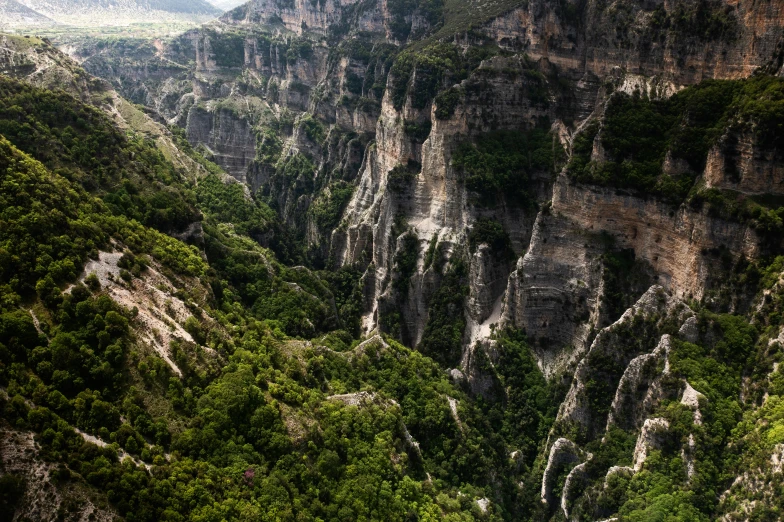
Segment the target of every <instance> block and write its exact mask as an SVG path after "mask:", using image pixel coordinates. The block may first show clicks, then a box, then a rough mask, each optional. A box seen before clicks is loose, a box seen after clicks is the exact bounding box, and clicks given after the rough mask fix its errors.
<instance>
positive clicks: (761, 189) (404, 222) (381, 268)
mask: <svg viewBox="0 0 784 522" xmlns="http://www.w3.org/2000/svg"><path fill="white" fill-rule="evenodd" d="M570 5H571V4H570ZM467 8H472V7H471V6H470V5H468V6H467ZM783 8H784V3H782V2H781V1H773V2H768V3H767V4H765V6H756V5H755V4H753V3H752V2H746V1H742V2H736V3H733V4H731V5H730V4H724V3H722V2H707V3H704V5H702V4H700V6H697V5H696V4H693V3H692V2H686V1H676V2H671V3H666V4H661V5H659V4H656V5H654V4H649V3H642V2H636V1H631V0H626V1H623V2H620V3H618V2H616V3H615V4H613V7H612V8H611V7H609V6H608V5H607V4H605V3H603V2H598V1H589V2H587V3H586V4H585V5H584V6H581V7H574V9H572V8H571V7H570V8H569V9H566V10H565V9H562V8H561V7H560V5H556V3H553V2H550V1H547V0H536V1H532V2H526V3H525V4H520V5H519V6H517V7H512V8H511V9H509V8H508V7H506V8H504V9H500V10H494V9H496V8H495V7H492V8H488V9H489V10H484V8H482V9H480V8H479V7H478V6H474V7H473V9H475V11H476V12H477V13H482V14H481V15H480V14H478V15H477V19H476V20H475V22H476V24H478V25H476V27H477V28H478V30H477V31H475V32H472V33H468V32H464V30H463V28H462V26H460V24H459V23H458V22H455V24H456V25H449V29H448V30H447V28H446V27H441V28H439V26H438V24H437V23H431V22H432V21H429V19H428V18H427V16H426V13H423V12H420V10H419V9H415V10H414V11H413V12H410V13H408V12H406V13H400V12H398V11H396V7H395V6H394V5H389V4H388V3H385V2H370V3H358V2H353V1H351V0H346V1H341V2H327V3H324V4H322V3H312V2H309V1H305V0H295V1H294V2H291V3H285V2H277V1H273V0H253V1H251V2H249V3H247V4H245V5H243V6H240V7H238V8H236V9H234V10H233V11H231V12H229V13H226V14H225V15H224V16H223V17H222V18H221V19H220V20H219V21H216V22H213V23H210V24H208V25H206V26H204V27H203V28H201V29H199V30H194V31H191V32H188V33H186V34H185V35H183V36H182V37H180V38H177V39H175V40H174V41H173V42H171V43H169V44H162V43H159V42H158V43H155V44H154V45H152V46H148V47H145V48H134V49H129V50H128V51H127V52H125V54H122V53H121V54H120V56H121V57H120V58H117V52H115V53H114V55H111V56H110V55H107V54H106V53H105V52H103V51H101V50H99V49H97V48H90V47H89V46H83V47H82V48H80V49H71V51H72V52H73V53H74V54H76V55H78V56H79V57H80V58H81V59H82V60H84V63H85V66H86V67H87V68H88V70H91V72H94V73H97V74H104V75H106V76H107V77H112V78H114V83H115V87H117V88H119V89H120V91H121V92H123V93H125V94H127V95H129V96H134V99H135V100H139V101H141V102H142V103H145V104H146V105H148V106H150V107H153V108H154V109H155V110H157V111H158V112H159V114H161V116H162V117H164V118H165V119H167V120H168V121H169V122H170V123H174V124H180V125H184V126H185V127H186V129H187V136H188V139H189V141H190V142H191V143H192V144H193V145H195V146H199V147H202V150H203V152H205V154H207V155H208V156H210V157H211V158H212V159H214V160H215V161H216V162H217V163H219V164H220V165H221V166H222V167H224V168H225V169H226V170H227V171H228V172H230V173H231V175H232V176H233V177H234V178H235V179H237V180H239V181H242V182H245V183H247V184H248V185H249V186H250V187H251V189H252V190H253V191H254V192H255V193H257V194H258V195H261V196H263V197H264V198H265V199H266V200H267V201H271V202H273V206H275V207H276V208H277V210H278V211H279V212H280V213H281V215H282V217H283V219H284V220H285V221H286V222H287V223H288V224H289V225H290V226H291V227H293V228H294V230H295V231H296V232H297V234H298V235H299V236H300V237H302V238H303V239H304V241H305V242H307V243H308V245H309V247H310V248H311V251H312V252H314V253H315V255H317V256H319V258H320V259H322V260H323V262H325V263H331V264H332V265H333V266H341V265H352V266H358V267H360V268H361V269H363V270H365V274H364V277H363V281H364V288H365V302H366V309H365V314H364V320H363V325H364V331H365V332H366V333H370V332H372V331H374V330H378V329H381V330H386V331H393V330H394V331H395V332H399V335H400V338H401V339H402V340H403V341H404V342H406V343H407V344H410V345H418V344H419V343H420V342H421V341H422V339H424V338H426V335H425V332H426V329H427V325H428V322H429V321H430V320H431V319H432V317H431V304H432V300H433V296H434V295H436V293H437V292H438V289H439V288H440V287H441V285H442V283H443V281H444V280H445V279H444V274H446V273H449V271H450V270H452V269H453V268H454V267H455V266H456V261H457V259H460V260H461V261H462V262H463V263H464V264H465V266H466V272H467V274H466V276H465V278H464V281H463V283H462V284H464V285H465V286H466V287H467V296H466V299H465V300H464V303H463V308H464V310H463V312H462V314H463V322H464V323H465V325H466V328H465V331H464V335H463V345H464V347H467V346H469V345H473V344H475V343H476V342H477V341H479V342H480V344H481V343H482V342H484V341H485V340H486V339H487V338H488V337H489V336H490V334H491V331H492V328H491V326H492V325H498V326H502V325H505V326H512V327H515V328H519V329H523V330H525V331H526V333H527V335H528V338H529V340H530V341H531V342H532V344H533V345H534V349H535V352H536V355H537V359H538V362H539V365H540V367H541V368H542V370H543V371H544V372H545V374H546V375H547V376H553V375H556V374H558V373H559V372H562V371H564V370H565V369H566V368H573V367H574V365H575V364H576V363H577V362H578V361H579V360H580V358H581V357H582V354H584V353H586V351H587V350H588V349H589V347H590V345H591V342H592V341H593V338H592V332H593V331H596V330H597V329H600V328H602V327H604V326H606V325H607V324H610V323H612V322H613V321H615V320H617V319H618V315H617V314H619V313H620V312H618V311H616V312H612V311H611V310H612V309H614V308H613V307H612V306H609V305H608V295H607V292H609V290H608V289H607V288H606V278H607V276H606V260H605V256H606V254H607V252H608V238H609V239H610V240H611V242H612V244H613V248H615V249H617V250H629V251H632V252H633V256H634V259H635V260H636V261H635V262H639V263H640V264H641V265H644V266H645V267H646V271H647V272H646V273H647V274H648V276H649V278H650V282H656V283H657V284H659V285H661V287H662V288H663V289H664V290H665V291H666V292H668V293H670V294H671V295H673V296H675V297H678V298H695V299H700V298H703V297H704V296H706V292H710V291H712V289H714V288H715V287H717V286H720V285H721V284H722V279H723V275H722V274H723V273H724V272H723V269H722V263H725V264H726V259H725V260H722V259H721V258H720V256H716V255H711V254H710V252H716V251H718V250H720V249H725V250H726V251H729V252H732V254H733V256H734V258H733V260H731V261H733V262H734V261H736V260H737V259H740V258H741V257H742V258H745V259H755V258H758V257H760V256H761V255H764V252H765V249H766V246H769V245H766V244H765V242H764V241H763V240H762V239H761V238H760V237H759V236H758V234H757V232H755V230H754V229H753V228H752V227H750V226H748V225H747V224H743V223H740V222H738V221H737V220H732V219H725V218H721V217H718V216H716V215H713V214H710V213H709V212H706V211H705V210H704V209H701V208H696V207H694V206H689V205H680V206H678V205H673V204H672V203H669V202H666V201H664V200H662V199H661V198H655V197H641V196H640V195H639V194H635V193H633V192H630V191H618V190H616V189H614V188H606V187H599V186H596V185H592V184H590V183H576V182H575V181H574V180H572V179H571V178H570V177H569V176H568V175H567V174H566V173H564V172H561V173H559V170H560V169H561V168H562V167H563V166H564V164H565V163H566V161H567V160H568V156H569V155H570V154H571V147H572V143H573V141H574V140H575V139H576V138H578V137H579V136H580V135H581V134H585V133H586V132H587V129H588V128H589V127H590V124H591V122H597V121H598V122H599V126H600V127H601V121H602V118H603V115H604V111H605V109H606V106H607V99H608V97H609V96H610V95H611V90H614V91H615V92H626V93H629V94H631V93H634V92H643V93H645V94H646V95H647V96H649V97H652V98H666V97H669V96H671V95H673V94H674V93H676V92H678V91H679V90H680V89H682V88H683V87H684V86H688V85H692V84H695V83H697V82H699V81H701V80H704V79H709V78H729V79H732V78H744V77H747V76H749V75H750V74H751V73H752V72H754V71H756V70H759V69H765V70H767V71H770V72H775V71H776V69H777V68H778V67H779V64H778V62H775V61H774V57H775V56H777V54H776V53H777V50H776V49H777V46H778V45H779V43H780V42H781V40H782V37H783V36H784V30H783V29H782V26H781V24H780V19H781V17H782V15H783V11H782V9H783ZM714 14H715V16H714ZM706 16H707V18H708V19H710V20H712V22H710V23H708V22H705V19H706ZM461 23H462V22H461ZM400 24H403V28H404V29H405V30H402V31H401V29H400V27H401V25H400ZM409 24H410V25H409ZM699 24H707V25H704V27H703V26H701V25H699ZM447 25H448V24H447ZM450 31H451V32H450ZM425 35H434V36H435V37H437V38H440V39H441V42H442V43H443V46H446V47H448V48H449V49H454V50H455V51H454V52H455V53H457V54H456V55H454V56H456V57H458V58H454V59H462V58H459V57H460V56H464V57H465V56H469V55H470V53H471V52H475V51H476V50H477V49H478V48H479V47H480V46H484V47H485V48H487V47H492V48H494V49H497V51H498V52H495V53H494V54H495V56H492V54H493V53H491V55H489V56H486V57H484V59H479V60H475V61H473V62H470V63H469V62H466V63H467V65H465V66H461V67H464V69H463V70H462V72H460V73H459V74H457V73H449V72H446V73H445V72H443V71H442V70H441V69H437V68H436V69H433V68H432V66H430V65H427V66H426V65H421V64H419V65H417V64H416V63H414V64H413V65H412V66H411V68H410V72H408V73H406V72H405V71H404V70H403V69H404V67H403V66H402V65H401V64H404V63H407V62H405V60H403V59H402V58H397V62H396V61H395V60H396V58H395V56H396V55H400V53H401V52H402V54H403V55H405V54H406V53H407V52H409V51H406V50H405V49H406V45H407V44H410V43H412V42H415V41H417V40H419V39H421V38H422V37H423V36H425ZM446 47H444V48H446ZM401 49H403V51H401ZM416 52H420V51H411V53H412V54H411V55H412V56H414V55H415V54H416ZM423 52H435V51H423ZM439 52H441V51H439ZM449 52H452V51H449ZM435 56H438V55H437V54H436V55H434V58H433V59H434V60H436V61H437V60H438V59H440V58H435ZM450 56H451V55H450ZM142 62H151V63H155V64H156V67H155V68H154V69H153V68H149V67H140V66H139V64H140V63H142ZM398 62H399V63H398ZM395 63H398V65H396V67H397V69H396V68H395V67H393V66H392V65H393V64H395ZM423 63H424V62H423ZM428 63H430V62H428ZM453 68H454V67H453ZM160 71H164V72H165V74H160ZM439 71H441V72H439ZM405 74H409V76H408V77H407V78H408V80H407V82H406V76H405ZM118 77H119V78H121V80H117V78H118ZM401 78H402V79H401ZM432 78H436V79H437V81H436V83H435V84H433V83H428V82H432V81H433V80H432ZM610 84H612V85H613V86H614V87H613V88H612V89H611V88H610V87H608V85H610ZM433 85H434V86H433ZM448 88H452V89H453V90H454V91H453V92H454V98H453V100H454V101H453V102H452V105H451V108H450V110H449V111H446V112H439V102H438V101H437V99H436V100H434V95H435V94H436V93H437V92H439V91H441V92H445V91H444V90H445V89H448ZM422 89H425V90H424V91H422ZM428 89H429V90H428ZM423 92H426V93H427V94H422V93H423ZM548 127H549V131H550V136H552V140H553V150H554V151H555V153H554V154H555V156H556V157H560V158H561V160H560V161H555V162H554V165H553V167H552V168H551V169H549V170H548V169H545V170H541V169H540V170H536V169H534V170H532V171H531V172H528V173H527V178H526V181H525V184H526V191H527V192H528V194H529V195H530V197H531V200H532V205H530V206H527V207H525V206H515V205H511V204H509V203H508V202H507V201H495V203H494V204H493V205H490V206H483V205H481V204H477V197H476V193H475V192H473V191H472V190H471V189H470V188H468V187H467V186H466V183H465V180H464V177H465V172H464V171H463V170H462V169H461V168H458V167H456V166H455V164H454V155H455V153H456V151H457V150H458V149H459V148H460V147H461V146H462V145H464V144H465V143H468V142H471V141H474V140H476V139H477V138H479V137H481V136H484V135H486V134H487V133H488V132H490V131H498V130H510V131H516V132H521V133H527V132H531V131H532V130H533V129H536V128H544V129H547V128H548ZM270 129H272V130H270ZM777 150H778V149H776V148H775V147H771V146H770V145H769V144H765V143H762V142H759V140H758V139H757V138H756V137H755V135H754V133H753V132H748V131H747V132H741V133H740V134H738V133H728V134H727V135H726V136H724V137H723V138H722V139H721V140H719V142H718V143H717V144H716V145H715V146H714V147H713V148H712V149H711V151H710V153H709V154H708V160H707V161H706V164H705V167H704V169H703V171H702V172H699V173H698V174H699V176H698V181H697V185H700V186H704V187H706V188H708V189H720V190H731V191H735V192H737V193H742V194H747V195H754V196H760V195H762V194H781V193H782V192H781V190H782V183H784V182H782V179H784V178H782V175H781V168H780V164H781V158H780V156H781V154H780V153H779V152H777ZM605 155H606V154H605V152H604V150H603V148H602V146H601V142H600V139H599V138H597V139H596V140H594V150H593V152H592V155H591V157H592V159H593V160H594V161H599V162H601V161H604V159H605ZM396 167H400V168H403V167H406V168H408V169H409V170H410V174H408V176H409V177H408V178H406V179H408V180H409V181H407V182H406V183H407V184H406V186H403V187H400V186H397V185H395V187H394V188H393V187H391V186H390V173H391V172H392V171H393V170H394V169H395V168H396ZM679 168H680V167H679V165H678V163H677V162H676V161H674V160H672V161H671V160H668V161H667V162H665V166H664V167H663V169H664V170H665V171H667V172H673V173H677V172H678V169H679ZM344 183H345V184H348V185H347V186H351V187H353V194H352V195H351V197H350V198H348V199H343V200H340V202H339V203H338V202H336V201H333V200H332V199H331V198H332V196H331V195H332V194H335V193H337V192H336V190H335V187H343V186H346V185H341V184H344ZM395 183H397V182H395ZM341 194H346V191H345V190H344V191H343V192H341ZM317 204H319V205H336V206H337V210H338V211H339V213H338V214H337V215H335V216H333V217H331V218H330V219H328V220H323V219H322V220H321V221H319V220H318V219H317V218H316V217H315V213H314V212H312V211H311V207H312V206H313V205H317ZM480 219H492V220H494V221H496V222H498V223H500V224H501V226H502V227H503V229H504V232H505V233H506V234H507V235H508V237H509V241H510V244H511V250H512V251H513V252H514V256H513V257H514V258H516V260H515V259H513V258H506V257H503V256H502V257H498V256H494V255H493V254H492V253H491V252H490V250H489V249H488V247H487V246H486V245H485V246H482V245H481V240H480V244H479V245H473V246H472V247H471V248H470V249H469V248H466V246H467V245H468V238H469V234H470V231H471V230H472V229H473V228H474V227H475V225H476V224H477V223H478V220H480ZM409 236H413V237H416V240H417V248H416V255H417V257H418V260H417V263H416V267H415V269H414V270H413V273H411V274H410V275H409V276H407V279H408V286H407V288H406V289H405V290H401V289H400V287H399V286H397V287H396V285H395V284H394V281H395V278H396V277H397V275H396V274H397V273H398V268H399V267H398V265H397V262H396V259H398V258H399V256H398V254H399V253H400V251H401V248H403V247H404V246H405V245H409V248H410V245H411V244H412V242H411V241H404V240H403V238H405V237H409ZM431 244H432V245H433V248H434V249H435V251H436V253H437V257H439V258H441V257H442V258H443V263H442V262H441V259H439V263H438V266H437V267H435V266H434V265H433V263H432V256H433V253H431V254H428V251H429V249H430V246H431ZM725 250H722V251H725ZM706 253H708V254H706ZM428 255H431V261H429V262H427V263H426V262H425V261H426V260H425V258H426V257H427V256H428ZM638 286H639V288H635V289H629V290H628V291H629V292H630V293H632V294H635V297H638V296H640V295H641V294H642V293H643V292H644V290H645V288H647V286H642V285H638ZM615 308H617V307H615ZM390 311H395V312H396V313H398V314H399V319H396V321H397V322H396V323H395V326H394V328H393V327H391V326H390V324H389V323H390V321H389V318H388V317H387V316H388V315H389V313H390ZM460 359H462V360H464V363H465V364H468V363H467V362H466V361H469V360H470V359H471V357H461V358H460ZM462 370H463V371H464V373H465V374H466V375H467V376H468V378H469V380H470V379H471V375H472V374H471V372H470V371H468V368H467V367H463V368H462Z"/></svg>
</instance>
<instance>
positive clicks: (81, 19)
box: [0, 0, 222, 27]
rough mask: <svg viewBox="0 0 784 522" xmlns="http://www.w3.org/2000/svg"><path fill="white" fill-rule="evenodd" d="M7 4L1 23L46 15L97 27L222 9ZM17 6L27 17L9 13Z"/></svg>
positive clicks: (64, 0) (30, 21)
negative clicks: (22, 9)
mask: <svg viewBox="0 0 784 522" xmlns="http://www.w3.org/2000/svg"><path fill="white" fill-rule="evenodd" d="M7 4H8V5H7V6H6V7H5V8H4V9H3V10H2V11H0V15H1V16H2V18H0V20H5V21H4V22H3V23H4V24H6V25H8V26H9V27H22V26H25V27H29V26H32V25H36V24H38V25H40V23H41V22H35V21H34V20H35V19H37V18H36V17H45V18H49V19H51V20H54V21H56V22H57V23H60V24H66V25H76V26H83V27H96V26H112V25H125V24H129V23H163V22H173V21H192V22H193V21H207V20H210V19H212V18H215V17H216V16H218V15H219V14H220V13H221V12H222V11H221V10H220V9H218V8H216V7H215V6H213V5H212V4H210V3H208V2H206V1H205V0H193V1H189V0H22V1H20V2H16V1H13V0H10V1H9V2H7ZM13 5H16V6H17V7H12V6H13ZM19 6H21V7H19ZM20 8H24V10H25V12H27V13H29V14H28V15H26V16H27V18H24V17H22V18H20V17H19V16H18V15H13V16H12V13H14V12H17V11H18V10H19V9H20ZM31 17H32V18H31ZM12 18H13V19H12ZM6 19H7V20H6Z"/></svg>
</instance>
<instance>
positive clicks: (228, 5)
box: [210, 0, 245, 11]
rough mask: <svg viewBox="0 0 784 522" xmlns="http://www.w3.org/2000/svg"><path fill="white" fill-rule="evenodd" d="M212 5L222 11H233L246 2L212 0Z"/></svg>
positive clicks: (239, 0)
mask: <svg viewBox="0 0 784 522" xmlns="http://www.w3.org/2000/svg"><path fill="white" fill-rule="evenodd" d="M210 3H211V4H212V5H214V6H215V7H217V8H218V9H221V10H222V11H231V10H232V9H234V8H235V7H238V6H241V5H242V4H244V3H245V2H244V1H243V0H210Z"/></svg>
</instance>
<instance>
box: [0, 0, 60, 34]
mask: <svg viewBox="0 0 784 522" xmlns="http://www.w3.org/2000/svg"><path fill="white" fill-rule="evenodd" d="M54 24H55V22H54V21H53V20H51V19H50V18H47V17H46V16H44V15H42V14H41V13H38V12H36V11H34V10H33V9H30V8H29V7H27V6H26V5H24V4H23V3H21V2H17V1H16V0H2V1H0V29H5V28H12V27H19V26H25V27H48V26H51V25H54Z"/></svg>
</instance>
